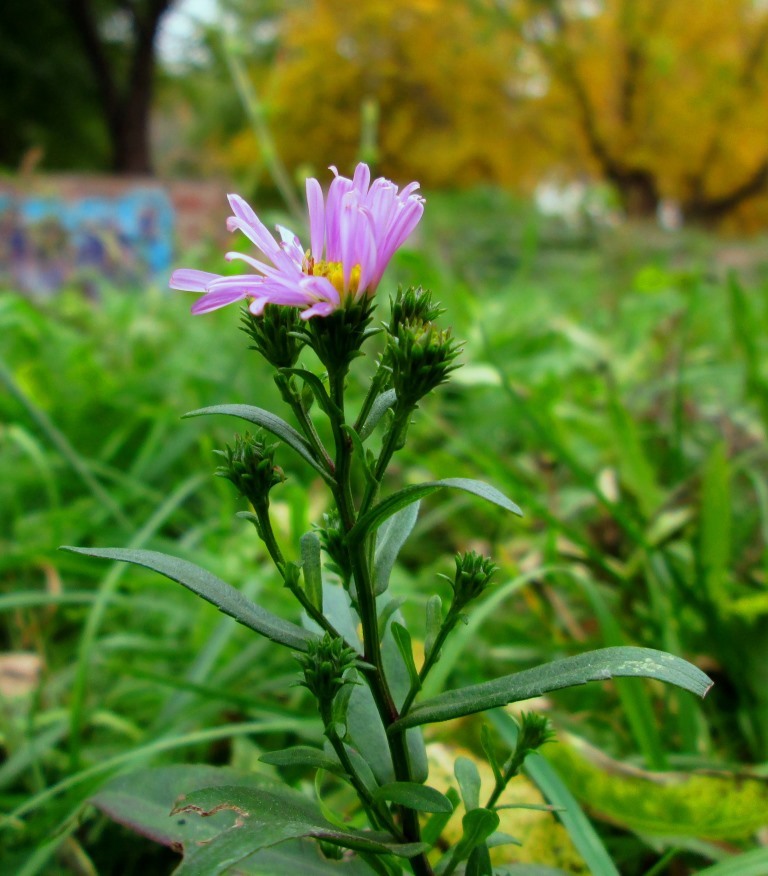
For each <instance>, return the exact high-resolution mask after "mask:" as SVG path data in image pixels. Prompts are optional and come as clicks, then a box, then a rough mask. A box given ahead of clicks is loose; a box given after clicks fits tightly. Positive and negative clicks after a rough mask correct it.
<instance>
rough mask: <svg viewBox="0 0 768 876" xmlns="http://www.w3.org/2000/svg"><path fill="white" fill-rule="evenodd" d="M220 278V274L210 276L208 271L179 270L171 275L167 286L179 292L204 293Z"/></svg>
mask: <svg viewBox="0 0 768 876" xmlns="http://www.w3.org/2000/svg"><path fill="white" fill-rule="evenodd" d="M220 276H221V274H211V273H210V272H209V271H196V270H195V269H194V268H179V269H178V270H176V271H174V272H173V273H172V274H171V279H170V280H169V281H168V285H169V286H170V287H171V289H178V290H179V291H181V292H205V290H206V289H207V288H208V286H209V285H210V284H211V283H212V282H213V281H214V280H218V279H219V277H220Z"/></svg>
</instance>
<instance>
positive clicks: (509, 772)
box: [485, 758, 523, 809]
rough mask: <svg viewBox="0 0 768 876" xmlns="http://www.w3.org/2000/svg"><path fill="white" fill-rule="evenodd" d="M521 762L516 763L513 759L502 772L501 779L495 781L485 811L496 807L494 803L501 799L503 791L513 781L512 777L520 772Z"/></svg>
mask: <svg viewBox="0 0 768 876" xmlns="http://www.w3.org/2000/svg"><path fill="white" fill-rule="evenodd" d="M522 765H523V764H522V761H518V760H517V759H516V758H513V759H512V761H511V763H510V764H509V766H508V767H507V768H506V769H505V770H504V773H503V775H502V777H501V779H496V784H495V786H494V788H493V791H492V792H491V796H490V797H489V798H488V802H487V803H486V804H485V808H486V809H493V807H494V806H495V805H496V801H497V800H498V799H499V797H501V795H502V793H503V792H504V789H505V788H506V787H507V785H508V784H509V783H510V782H511V781H512V779H514V777H515V776H516V775H517V774H518V773H519V772H520V767H521V766H522Z"/></svg>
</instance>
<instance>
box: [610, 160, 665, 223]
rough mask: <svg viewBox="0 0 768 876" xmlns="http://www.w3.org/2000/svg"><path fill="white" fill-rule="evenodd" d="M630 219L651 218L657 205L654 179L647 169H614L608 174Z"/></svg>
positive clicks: (657, 195)
mask: <svg viewBox="0 0 768 876" xmlns="http://www.w3.org/2000/svg"><path fill="white" fill-rule="evenodd" d="M609 178H610V181H611V182H612V183H613V185H614V186H616V189H617V191H618V193H619V198H620V199H621V204H622V206H623V207H624V210H625V212H626V214H627V216H628V217H629V218H630V219H653V218H655V216H656V211H657V210H658V207H659V200H660V198H659V192H658V189H657V187H656V179H655V178H654V176H653V174H651V173H649V172H648V171H647V170H623V169H622V170H616V171H614V173H612V174H610V176H609Z"/></svg>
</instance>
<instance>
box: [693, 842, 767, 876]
mask: <svg viewBox="0 0 768 876" xmlns="http://www.w3.org/2000/svg"><path fill="white" fill-rule="evenodd" d="M766 873H768V848H762V849H752V851H750V852H744V853H743V854H741V855H733V856H732V857H730V858H726V859H725V860H723V861H718V862H717V864H713V865H712V866H711V867H705V868H704V869H703V870H699V876H765V874H766Z"/></svg>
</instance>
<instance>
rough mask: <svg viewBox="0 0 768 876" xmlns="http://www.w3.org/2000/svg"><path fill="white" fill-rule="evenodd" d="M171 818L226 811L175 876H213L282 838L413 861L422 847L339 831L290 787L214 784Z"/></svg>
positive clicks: (187, 800)
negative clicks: (226, 822) (229, 817)
mask: <svg viewBox="0 0 768 876" xmlns="http://www.w3.org/2000/svg"><path fill="white" fill-rule="evenodd" d="M180 802H181V805H177V806H176V808H174V809H173V810H172V812H171V815H176V814H181V813H189V814H197V815H201V816H204V817H206V818H207V817H210V816H211V815H214V814H218V813H220V812H229V813H232V814H233V824H232V826H231V827H230V828H229V829H227V830H224V831H223V832H221V833H219V834H218V835H217V836H215V837H214V838H213V839H212V840H211V841H210V842H208V843H205V844H196V845H195V846H194V847H192V846H187V847H185V850H184V852H185V854H184V861H183V863H182V865H181V867H179V868H178V870H177V871H176V872H177V874H178V876H217V874H220V873H223V872H225V871H226V870H227V869H228V868H230V867H232V866H234V865H235V864H237V863H238V862H239V861H242V860H243V859H244V858H246V857H248V855H251V854H253V853H254V852H256V851H258V850H259V849H262V848H265V847H266V846H272V845H275V844H276V843H280V842H282V841H283V840H287V839H298V838H300V837H312V838H314V839H321V840H324V841H325V842H328V843H331V844H333V845H338V846H341V847H342V848H348V849H354V850H356V851H361V852H371V853H373V854H393V855H396V856H398V857H412V856H413V855H416V854H418V853H419V852H421V851H424V850H425V849H426V846H425V845H424V843H408V844H401V843H397V842H395V841H394V840H393V839H392V837H391V836H389V834H386V833H381V832H378V831H375V832H374V831H359V830H351V829H346V830H344V829H341V828H338V827H336V826H335V825H333V824H331V822H329V821H328V820H327V819H326V818H324V817H323V815H322V813H321V811H320V809H319V807H318V806H317V804H316V803H315V802H314V801H312V800H309V799H308V798H306V797H304V796H303V795H301V794H299V793H297V792H295V791H292V790H291V789H290V788H287V787H285V788H278V787H272V788H269V789H266V788H247V787H242V786H236V785H231V786H219V787H214V788H203V789H201V790H199V791H193V792H192V793H190V794H187V795H186V796H185V797H184V798H183V799H182V800H181V801H180Z"/></svg>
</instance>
